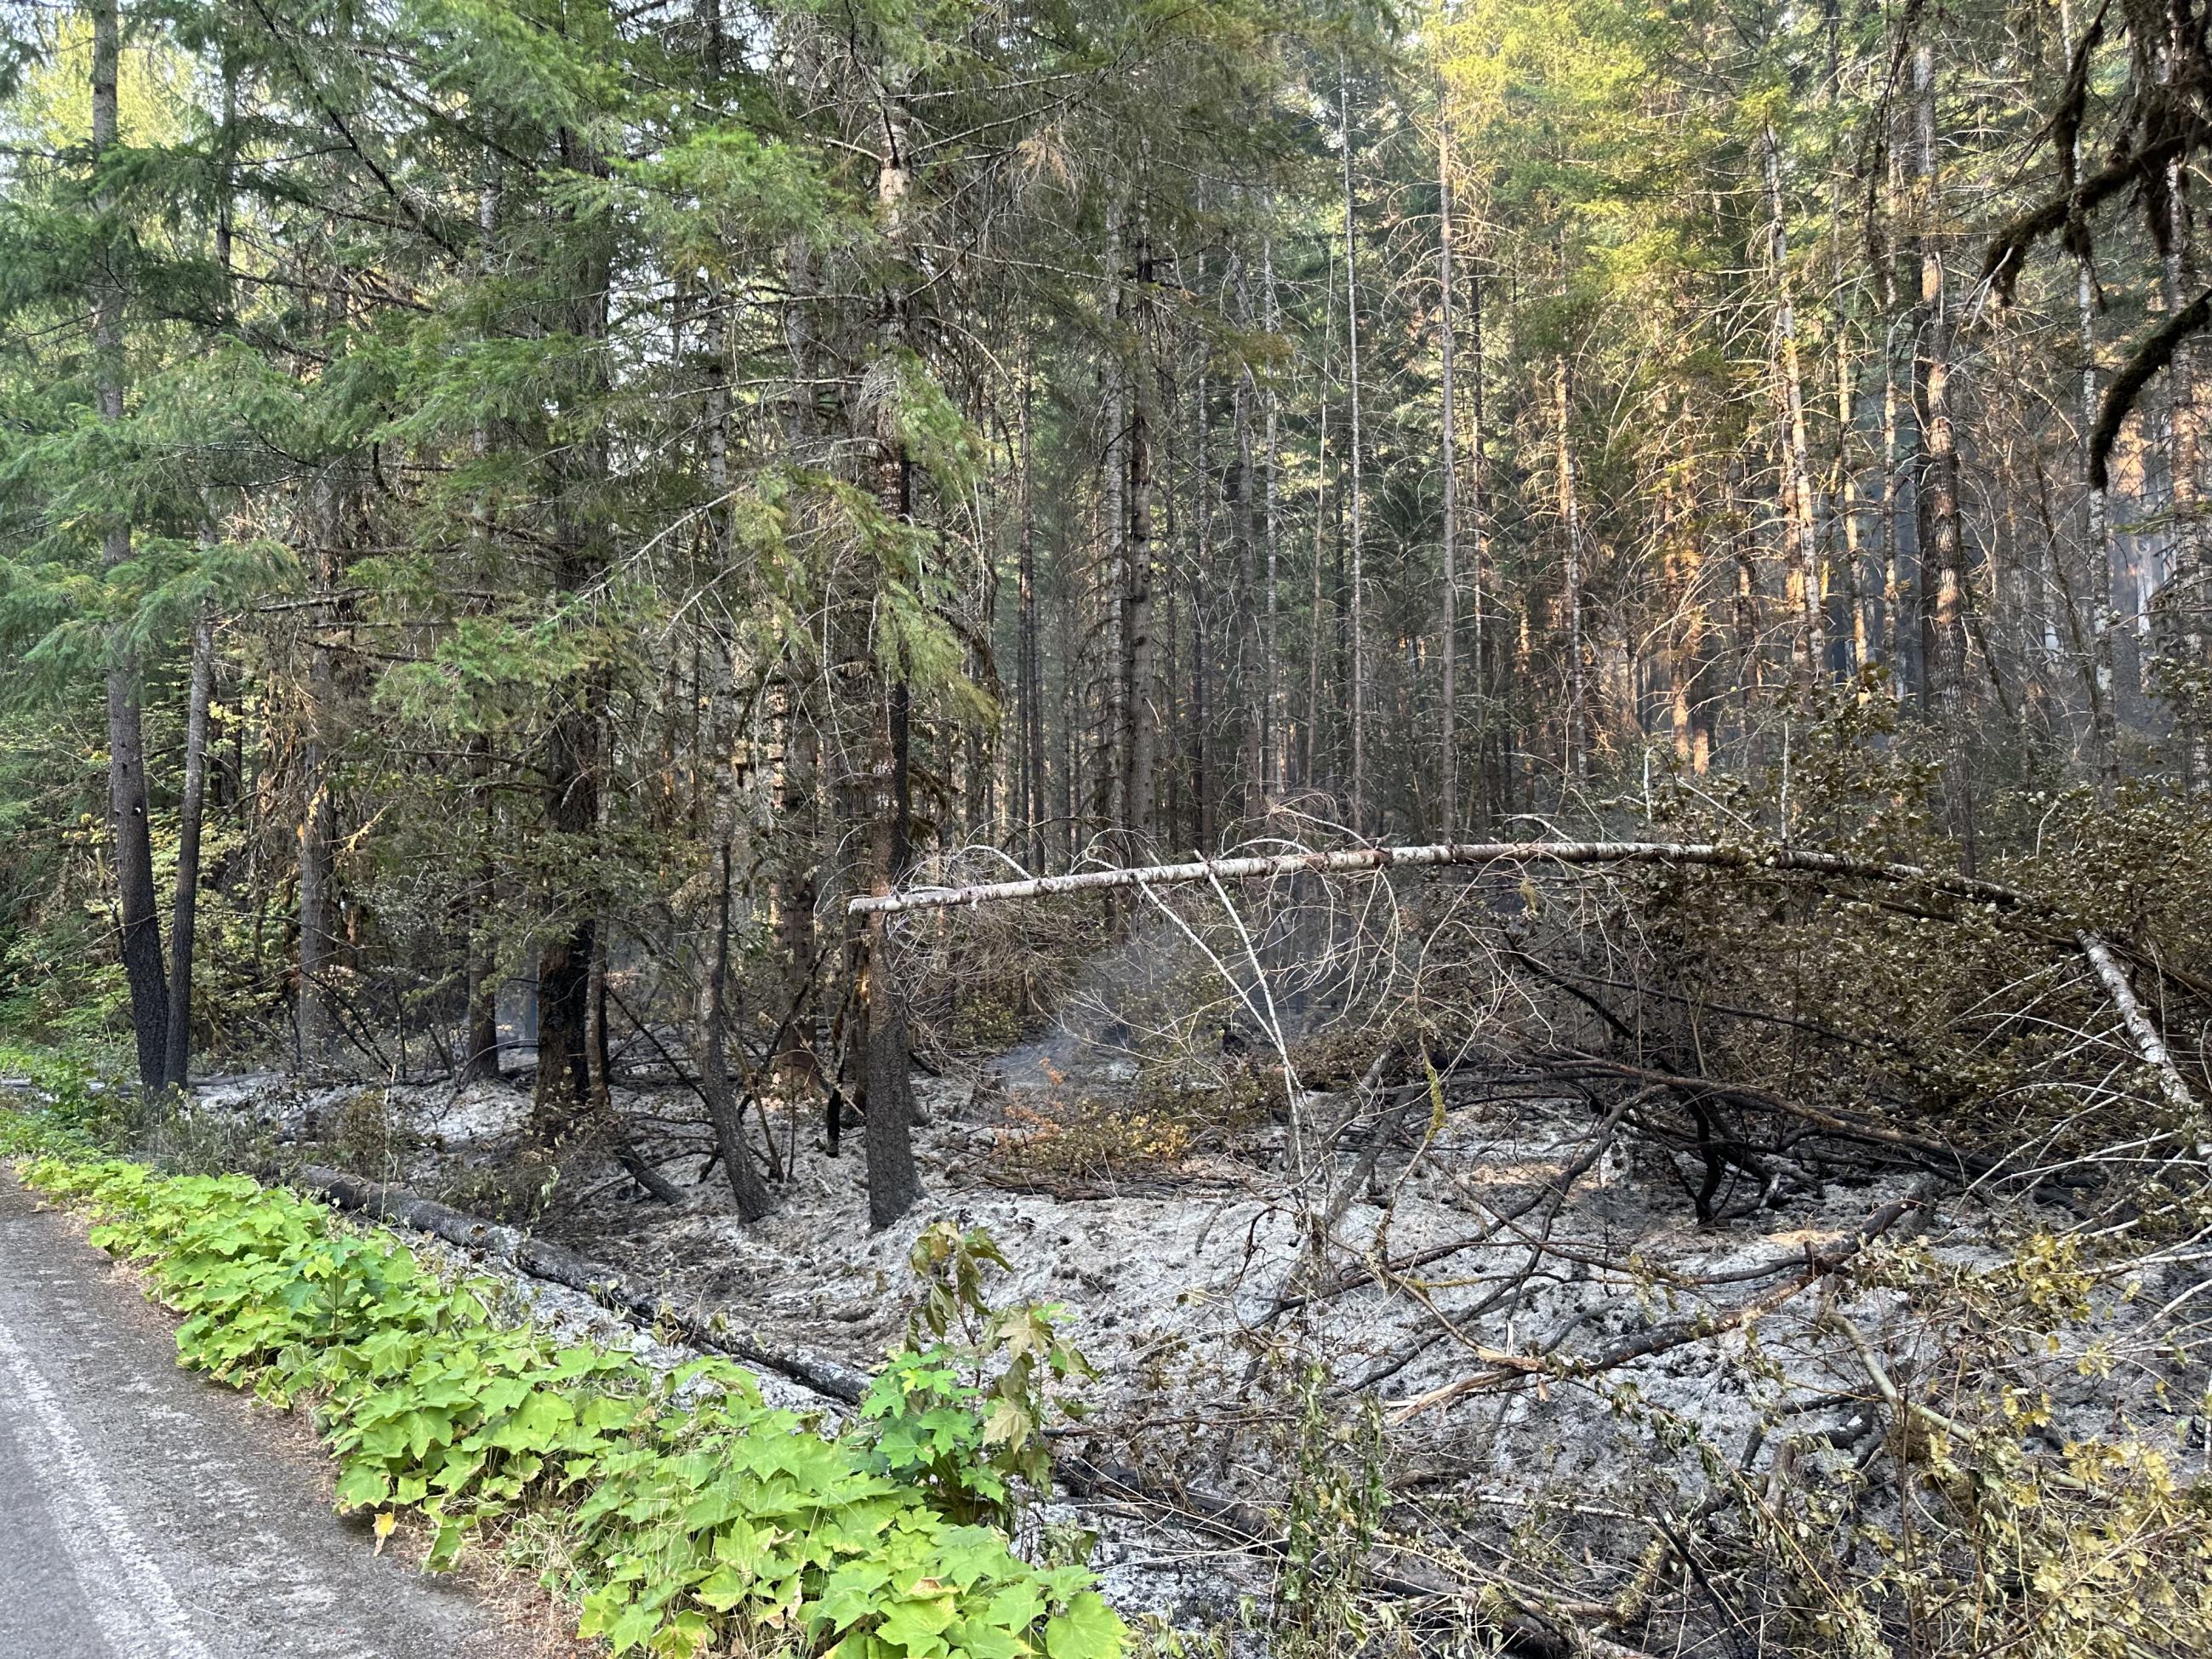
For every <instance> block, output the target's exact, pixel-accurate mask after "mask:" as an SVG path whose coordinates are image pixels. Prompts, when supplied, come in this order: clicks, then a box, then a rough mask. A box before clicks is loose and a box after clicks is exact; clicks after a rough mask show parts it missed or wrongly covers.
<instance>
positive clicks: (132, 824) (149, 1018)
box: [91, 0, 169, 1094]
mask: <svg viewBox="0 0 2212 1659" xmlns="http://www.w3.org/2000/svg"><path fill="white" fill-rule="evenodd" d="M122 49H123V46H122V25H121V21H120V19H119V18H118V15H117V8H116V3H115V0H94V5H93V8H92V149H93V158H94V166H95V167H102V168H104V167H106V164H107V161H108V153H109V151H111V150H112V149H113V148H114V147H115V143H116V135H117V103H116V71H117V68H118V64H119V63H120V60H121V57H122ZM94 209H95V211H96V212H97V213H98V214H99V216H100V220H101V222H102V225H103V227H105V225H106V218H107V216H108V214H110V213H111V212H112V211H113V210H114V203H113V201H112V199H111V198H110V197H109V196H108V195H107V192H106V190H105V189H104V188H103V189H102V190H101V191H100V194H99V196H98V197H97V198H96V200H95V202H94ZM95 270H96V272H97V274H96V275H95V276H94V280H93V285H92V289H93V291H92V295H91V298H92V307H93V354H94V360H95V371H94V372H95V374H96V377H97V380H98V386H97V391H98V395H99V400H100V419H101V420H102V421H103V422H106V423H107V424H109V425H111V426H118V425H120V424H121V423H122V421H123V385H124V362H123V289H122V285H121V283H120V282H119V281H118V279H117V277H116V276H114V275H113V273H112V270H111V269H110V267H109V263H108V261H106V260H105V259H101V260H100V261H98V262H97V264H96V265H95ZM130 556H131V524H130V520H128V519H126V518H123V517H121V516H120V515H118V517H117V519H116V520H114V521H113V522H112V523H110V524H109V525H108V526H107V527H106V531H105V532H103V534H102V536H101V540H100V566H101V568H103V569H106V570H112V569H114V568H116V567H117V566H118V565H120V564H122V563H124V562H125V561H126V560H128V559H129V558H130ZM107 819H108V830H109V834H110V836H111V837H112V842H113V845H114V849H115V884H116V897H117V914H118V921H119V923H120V927H121V946H122V955H123V976H124V979H125V981H126V982H127V983H128V984H129V986H130V987H131V1032H132V1035H133V1036H135V1037H136V1038H137V1052H138V1081H139V1085H140V1086H141V1087H142V1088H143V1089H145V1090H146V1091H148V1092H149V1094H150V1093H152V1092H154V1091H157V1090H159V1089H160V1088H161V1084H162V1081H163V1079H164V1078H165V1076H166V1075H167V1064H168V1048H169V1039H168V1023H169V987H168V982H167V981H168V975H167V972H166V971H165V970H164V969H163V967H162V963H161V918H160V916H159V915H157V914H156V912H155V896H154V844H153V836H152V833H151V830H150V829H149V825H148V823H147V818H146V745H145V739H144V738H143V735H142V733H141V721H140V719H139V711H138V664H137V657H136V655H135V654H134V653H131V651H129V649H128V648H127V647H125V646H124V644H123V642H122V641H121V639H120V638H119V637H118V640H117V641H116V642H115V647H114V654H113V656H112V659H111V660H110V662H109V664H108V668H107Z"/></svg>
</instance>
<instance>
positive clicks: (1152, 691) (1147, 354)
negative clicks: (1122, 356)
mask: <svg viewBox="0 0 2212 1659" xmlns="http://www.w3.org/2000/svg"><path fill="white" fill-rule="evenodd" d="M1152 277H1153V272H1152V241H1151V237H1150V234H1149V233H1148V232H1147V231H1146V229H1145V228H1144V227H1143V226H1142V225H1141V224H1140V225H1139V228H1138V232H1137V260H1136V283H1135V289H1136V299H1135V302H1134V305H1135V313H1136V318H1135V329H1134V333H1135V337H1136V340H1135V349H1134V351H1133V362H1134V364H1135V369H1134V372H1133V374H1132V375H1131V380H1130V398H1129V435H1128V441H1127V455H1128V463H1129V495H1128V506H1129V519H1128V524H1127V544H1126V546H1127V550H1126V551H1125V553H1124V554H1123V556H1122V567H1123V568H1124V569H1125V570H1126V571H1127V576H1128V583H1129V592H1128V599H1127V628H1128V646H1127V649H1128V670H1127V672H1128V681H1127V702H1126V704H1125V705H1124V708H1123V713H1124V714H1125V716H1126V718H1127V721H1128V725H1127V730H1126V731H1125V732H1124V733H1123V737H1122V743H1121V753H1122V757H1123V758H1124V761H1125V763H1126V764H1127V767H1128V775H1127V778H1126V779H1125V780H1124V781H1123V783H1122V787H1121V799H1122V800H1123V802H1124V804H1125V805H1126V807H1127V817H1125V818H1124V819H1123V821H1122V823H1121V829H1123V830H1124V831H1125V832H1126V839H1125V842H1124V855H1125V856H1129V857H1131V858H1132V861H1136V860H1135V857H1134V855H1135V854H1137V853H1138V850H1139V848H1142V847H1143V846H1144V845H1145V844H1146V843H1147V842H1149V841H1150V840H1151V838H1152V836H1153V835H1154V834H1155V833H1156V832H1157V831H1158V823H1156V822H1155V813H1154V811H1153V804H1154V798H1155V791H1156V790H1157V789H1158V784H1159V684H1158V683H1159V677H1160V665H1159V656H1160V642H1159V638H1158V633H1157V632H1156V630H1155V626H1154V623H1153V618H1152V410H1153V404H1154V391H1155V387H1154V379H1155V363H1154V356H1153V353H1152V350H1151V349H1150V341H1151V337H1152Z"/></svg>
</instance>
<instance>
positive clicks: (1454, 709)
mask: <svg viewBox="0 0 2212 1659" xmlns="http://www.w3.org/2000/svg"><path fill="white" fill-rule="evenodd" d="M1448 97H1449V94H1448V92H1447V91H1446V90H1444V89H1443V88H1439V89H1438V91H1437V380H1438V386H1437V392H1438V395H1439V400H1440V402H1441V404H1442V407H1441V408H1440V410H1438V419H1437V440H1438V443H1439V445H1440V447H1441V448H1442V451H1443V453H1442V455H1441V457H1440V458H1439V460H1440V470H1441V471H1442V473H1443V513H1444V522H1443V549H1442V552H1443V629H1442V638H1441V639H1440V640H1439V641H1438V644H1439V645H1440V646H1441V647H1442V655H1443V710H1442V726H1443V732H1442V735H1441V740H1440V741H1441V746H1442V748H1443V799H1442V801H1441V802H1440V804H1439V806H1438V816H1439V819H1440V827H1441V828H1442V829H1443V835H1444V838H1445V839H1446V840H1447V841H1449V839H1450V838H1451V837H1452V836H1455V835H1457V834H1458V833H1459V824H1460V811H1459V429H1458V413H1459V411H1458V408H1457V405H1456V403H1455V394H1456V392H1457V390H1458V388H1457V387H1456V386H1454V385H1453V376H1452V371H1453V368H1454V362H1453V352H1454V349H1455V346H1456V344H1457V342H1456V341H1455V339H1454V337H1453V335H1454V330H1453V327H1452V188H1451V118H1450V112H1449V107H1448V106H1447V103H1446V100H1447V98H1448Z"/></svg>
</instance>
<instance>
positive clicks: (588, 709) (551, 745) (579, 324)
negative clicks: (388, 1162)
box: [532, 129, 614, 1142]
mask: <svg viewBox="0 0 2212 1659" xmlns="http://www.w3.org/2000/svg"><path fill="white" fill-rule="evenodd" d="M560 149H561V160H562V163H563V164H564V165H565V166H567V167H570V168H571V169H573V170H574V171H576V172H578V173H589V174H592V175H595V176H605V173H606V171H607V161H606V158H605V156H604V155H599V153H598V151H597V150H596V149H594V148H592V145H591V144H590V143H588V142H587V141H586V139H585V137H583V135H581V134H580V133H578V132H575V131H570V130H567V129H564V130H563V131H562V133H561V135H560ZM564 228H565V230H566V232H567V234H568V236H569V237H570V238H572V239H573V247H572V249H571V251H570V252H569V254H568V258H569V260H570V263H571V266H572V269H571V270H569V272H568V295H569V299H568V307H567V309H568V316H567V317H566V319H564V320H565V322H566V324H567V326H568V329H569V331H571V332H572V333H573V334H574V337H575V339H576V340H577V342H578V343H579V349H580V350H581V351H582V352H583V353H584V354H585V361H584V363H583V365H582V368H581V373H580V378H581V379H582V380H583V382H584V394H583V395H584V396H585V397H586V398H600V397H604V396H605V394H606V392H608V390H609V385H610V382H609V370H608V365H607V357H606V353H605V350H604V349H601V347H602V345H603V343H604V342H605V339H606V337H607V316H608V313H607V296H608V288H609V284H610V282H611V276H612V273H613V261H614V237H613V229H612V226H611V224H610V223H609V222H607V220H606V219H605V216H604V215H603V214H601V213H600V212H599V210H595V209H588V208H587V209H581V210H574V211H573V212H572V213H571V215H570V216H569V218H568V223H567V224H566V226H565V227H564ZM553 456H554V459H553V483H554V489H555V501H554V513H553V539H554V558H553V563H554V583H555V586H556V588H557V589H558V591H559V592H561V593H562V594H563V595H565V596H574V595H576V594H579V593H580V592H583V591H584V590H585V589H586V588H587V587H589V586H591V584H592V583H593V582H594V581H596V580H598V579H599V576H600V575H601V574H604V572H605V568H606V559H607V552H606V547H605V533H606V532H605V503H604V501H602V500H601V499H600V497H601V496H602V495H603V494H604V492H605V488H606V484H607V478H608V465H609V457H608V453H607V444H606V440H605V436H604V435H601V434H599V433H598V432H596V431H594V432H592V433H590V434H589V435H580V436H579V437H577V438H576V439H574V441H571V442H568V443H567V444H564V445H562V446H560V447H557V448H556V449H555V450H554V452H553ZM556 695H557V696H559V698H560V703H559V706H558V707H557V708H556V709H555V710H554V714H553V720H552V723H551V726H550V730H549V732H548V733H547V737H546V742H545V749H544V761H543V769H544V780H545V829H546V831H547V833H548V837H549V839H550V841H551V842H552V843H553V849H554V852H555V860H556V864H557V865H560V866H571V865H574V864H584V865H586V866H587V867H588V865H589V862H590V860H592V856H593V854H594V853H595V851H596V842H597V838H598V834H599V792H600V778H599V773H600V768H601V765H602V762H603V750H604V747H605V732H604V730H603V727H604V726H605V699H606V688H605V678H604V676H603V674H602V673H601V671H599V670H598V669H596V668H592V669H587V670H586V671H584V672H583V673H582V674H580V676H578V677H577V678H574V680H572V681H570V682H569V683H568V684H566V685H564V686H562V687H561V688H559V689H558V691H557V693H556ZM589 879H590V882H591V884H592V885H593V886H596V885H597V877H596V874H595V873H594V874H593V875H592V877H591V878H589ZM546 898H547V901H548V908H550V910H551V911H552V913H553V914H552V917H551V921H552V927H553V932H552V934H551V936H550V938H549V939H548V940H547V943H546V945H545V947H544V951H543V953H542V954H541V956H540V957H539V958H538V1077H537V1085H536V1089H535V1091H534V1098H533V1102H532V1113H533V1115H534V1116H535V1118H536V1120H537V1121H536V1125H535V1129H536V1133H537V1134H538V1137H539V1139H543V1140H546V1141H549V1142H550V1141H552V1140H555V1139H558V1138H559V1137H560V1136H561V1135H562V1133H564V1131H565V1129H566V1127H568V1126H566V1125H565V1124H564V1123H563V1121H562V1118H563V1115H564V1111H565V1112H569V1113H573V1112H576V1111H579V1110H580V1109H583V1108H584V1106H585V1105H586V1103H587V1102H588V1101H589V1099H590V1097H591V1082H590V1061H589V1058H588V1056H587V1054H586V1044H587V1030H586V1028H587V1027H588V1026H589V1024H590V1023H591V1018H592V1013H591V980H592V963H593V962H594V961H595V960H596V958H597V954H598V948H599V931H598V921H597V917H596V915H595V908H596V896H595V895H593V896H589V897H588V898H587V900H586V902H585V903H584V904H582V905H581V906H579V905H578V904H577V903H576V902H575V899H574V896H573V895H563V894H558V893H549V894H547V895H546Z"/></svg>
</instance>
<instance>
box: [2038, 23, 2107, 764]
mask: <svg viewBox="0 0 2212 1659" xmlns="http://www.w3.org/2000/svg"><path fill="white" fill-rule="evenodd" d="M2059 19H2060V23H2059V28H2060V33H2061V37H2062V38H2063V40H2064V41H2065V43H2066V47H2067V50H2068V51H2069V52H2071V51H2072V50H2074V45H2075V42H2074V19H2073V9H2072V7H2071V6H2070V5H2069V4H2067V3H2065V0H2061V3H2060V6H2059ZM2073 162H2074V165H2075V167H2076V168H2077V169H2078V167H2079V166H2080V162H2081V155H2080V135H2079V134H2078V133H2076V134H2075V155H2074V158H2073ZM2074 311H2075V325H2076V327H2077V329H2078V331H2079V337H2080V340H2081V471H2082V491H2081V519H2082V526H2081V542H2082V550H2083V552H2084V554H2085V556H2086V562H2087V575H2088V580H2089V589H2090V599H2091V603H2090V605H2089V618H2088V621H2089V649H2088V653H2087V656H2088V661H2087V664H2086V665H2085V666H2086V670H2087V671H2086V672H2085V673H2084V674H2083V675H2082V677H2081V678H2082V691H2083V693H2084V695H2085V696H2087V699H2088V702H2089V757H2090V764H2091V766H2092V767H2093V769H2094V771H2095V773H2096V778H2097V793H2098V797H2099V799H2100V800H2102V801H2103V802H2104V803H2105V804H2106V805H2111V804H2112V799H2113V797H2114V796H2115V794H2116V793H2118V789H2119V785H2120V744H2119V729H2118V719H2117V714H2116V711H2115V709H2114V707H2113V692H2114V686H2113V677H2112V633H2113V630H2114V629H2116V628H2118V625H2119V617H2118V614H2117V612H2116V611H2115V608H2114V606H2113V603H2112V583H2113V579H2114V572H2113V568H2112V514H2111V503H2110V502H2108V501H2106V497H2105V490H2104V488H2103V487H2102V486H2101V485H2100V483H2098V481H2097V479H2096V478H2095V477H2094V476H2093V473H2092V471H2091V469H2090V466H2089V435H2090V434H2091V433H2092V432H2093V431H2094V430H2095V429H2096V425H2097V412H2098V409H2099V406H2100V403H2101V401H2102V399H2101V398H2100V392H2099V387H2098V378H2097V273H2096V267H2095V264H2094V263H2093V261H2092V260H2091V258H2090V256H2089V250H2088V249H2087V247H2086V246H2084V247H2081V248H2079V249H2076V250H2075V258H2074ZM2057 559H2058V551H2057V548H2056V547H2054V548H2053V549H2052V550H2051V560H2052V562H2053V564H2054V566H2055V565H2056V564H2057Z"/></svg>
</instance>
